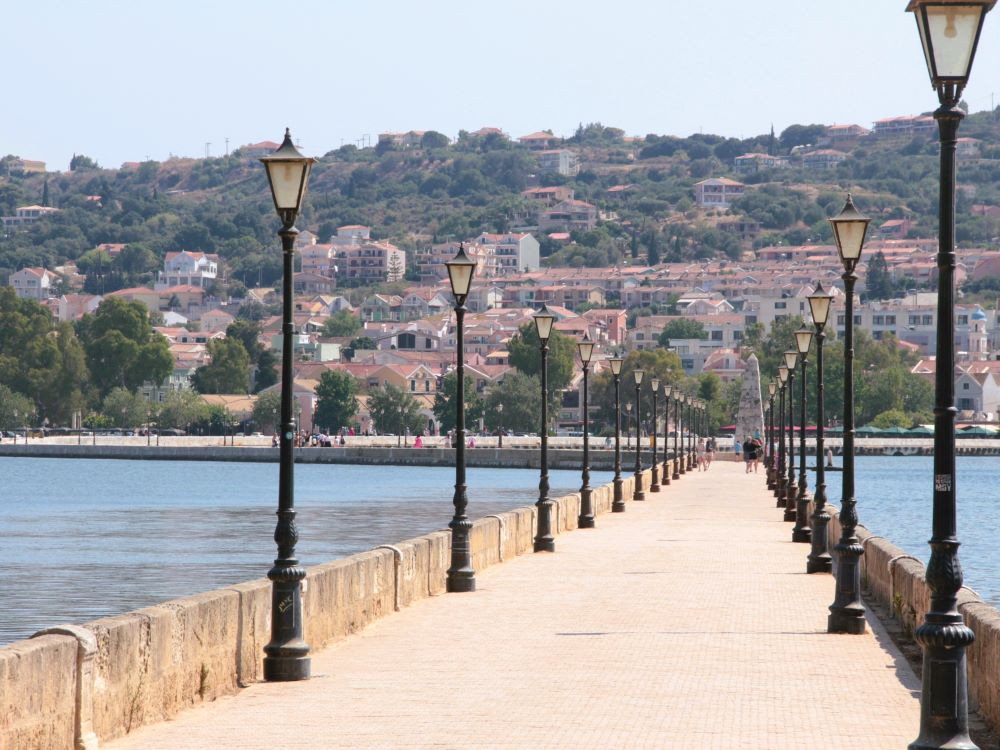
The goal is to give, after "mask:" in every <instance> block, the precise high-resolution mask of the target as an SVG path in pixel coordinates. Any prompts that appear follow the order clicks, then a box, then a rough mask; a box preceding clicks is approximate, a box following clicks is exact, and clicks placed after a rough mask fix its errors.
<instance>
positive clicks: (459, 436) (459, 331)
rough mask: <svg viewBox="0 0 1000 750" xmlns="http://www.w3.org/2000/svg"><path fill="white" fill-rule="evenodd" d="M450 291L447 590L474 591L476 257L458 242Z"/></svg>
mask: <svg viewBox="0 0 1000 750" xmlns="http://www.w3.org/2000/svg"><path fill="white" fill-rule="evenodd" d="M445 266H446V267H447V269H448V281H450V282H451V293H452V295H454V297H455V361H456V363H457V367H456V372H455V375H456V379H455V401H456V402H457V403H456V407H455V409H456V413H455V496H454V498H453V502H454V504H455V515H454V517H453V518H452V519H451V522H450V523H449V524H448V528H450V529H451V567H450V568H448V580H447V584H446V586H445V588H446V590H447V591H453V592H460V591H475V590H476V571H475V570H474V569H473V567H472V542H471V540H470V538H469V535H470V534H471V532H472V521H470V520H469V517H468V516H467V515H466V514H465V509H466V508H467V507H468V505H469V497H468V495H467V494H466V491H465V490H466V487H465V301H466V299H468V296H469V289H471V288H472V277H473V276H474V275H475V273H476V261H474V260H472V259H471V258H470V257H469V256H468V255H466V254H465V245H463V244H461V243H459V246H458V254H457V255H456V256H455V257H454V258H452V259H451V260H449V261H448V262H447V263H445Z"/></svg>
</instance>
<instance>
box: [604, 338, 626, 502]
mask: <svg viewBox="0 0 1000 750" xmlns="http://www.w3.org/2000/svg"><path fill="white" fill-rule="evenodd" d="M623 362H624V360H623V359H622V358H621V357H611V358H610V359H609V360H608V365H609V366H610V367H611V375H612V377H613V378H614V380H615V478H614V481H613V482H612V487H613V488H614V495H613V497H612V500H611V512H612V513H624V512H625V498H623V497H622V399H621V381H622V363H623Z"/></svg>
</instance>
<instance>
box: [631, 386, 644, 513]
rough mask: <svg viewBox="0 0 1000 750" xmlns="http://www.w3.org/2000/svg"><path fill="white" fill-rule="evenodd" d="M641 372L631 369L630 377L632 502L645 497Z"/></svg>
mask: <svg viewBox="0 0 1000 750" xmlns="http://www.w3.org/2000/svg"><path fill="white" fill-rule="evenodd" d="M643 374H644V373H643V371H642V370H640V369H639V368H636V369H635V370H633V371H632V377H633V378H634V379H635V489H634V490H633V491H632V501H633V502H641V501H643V500H645V499H646V493H645V492H643V491H642V401H641V400H640V392H639V386H640V385H642V376H643Z"/></svg>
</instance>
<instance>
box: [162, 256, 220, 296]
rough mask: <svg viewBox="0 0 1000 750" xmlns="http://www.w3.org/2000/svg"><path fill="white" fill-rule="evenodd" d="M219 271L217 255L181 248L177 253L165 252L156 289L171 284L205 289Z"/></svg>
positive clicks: (165, 287)
mask: <svg viewBox="0 0 1000 750" xmlns="http://www.w3.org/2000/svg"><path fill="white" fill-rule="evenodd" d="M218 273H219V257H218V256H217V255H208V254H206V253H196V252H191V251H189V250H182V251H180V252H179V253H167V257H166V258H165V259H164V261H163V270H162V271H160V274H159V277H158V278H157V280H156V288H157V289H167V288H168V287H172V286H182V285H183V286H197V287H201V288H202V289H207V288H208V287H210V286H211V285H212V284H213V283H215V279H216V277H217V276H218Z"/></svg>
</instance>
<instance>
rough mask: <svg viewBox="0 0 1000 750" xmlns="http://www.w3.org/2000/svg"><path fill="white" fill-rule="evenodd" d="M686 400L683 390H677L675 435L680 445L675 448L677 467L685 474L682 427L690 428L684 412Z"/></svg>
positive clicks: (685, 459)
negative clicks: (677, 415)
mask: <svg viewBox="0 0 1000 750" xmlns="http://www.w3.org/2000/svg"><path fill="white" fill-rule="evenodd" d="M686 400H687V396H686V395H685V394H684V391H682V390H679V389H678V391H677V413H678V414H679V415H680V416H679V417H678V419H677V435H678V438H679V440H680V447H678V448H677V456H676V458H677V464H678V466H679V468H678V469H677V470H678V471H679V472H680V473H681V474H687V456H686V455H685V451H684V448H685V446H684V429H685V428H687V429H689V430H690V429H691V427H690V425H689V424H688V421H687V414H685V413H684V402H685V401H686Z"/></svg>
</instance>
